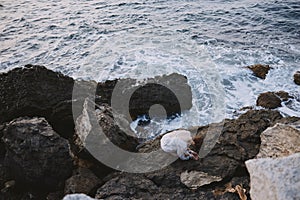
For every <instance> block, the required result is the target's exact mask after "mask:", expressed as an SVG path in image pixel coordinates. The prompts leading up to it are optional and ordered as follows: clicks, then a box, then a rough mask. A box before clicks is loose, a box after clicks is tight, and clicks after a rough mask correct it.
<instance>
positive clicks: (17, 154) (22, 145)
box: [3, 118, 73, 191]
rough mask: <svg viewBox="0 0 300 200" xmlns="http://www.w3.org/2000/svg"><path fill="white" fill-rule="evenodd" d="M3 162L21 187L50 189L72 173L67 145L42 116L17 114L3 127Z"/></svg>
mask: <svg viewBox="0 0 300 200" xmlns="http://www.w3.org/2000/svg"><path fill="white" fill-rule="evenodd" d="M3 141H4V143H5V146H6V149H7V152H6V156H5V160H4V163H5V165H6V166H8V168H9V170H10V174H11V175H12V176H13V178H14V179H15V180H16V181H17V182H18V183H19V184H21V185H23V186H24V187H29V188H35V189H36V190H38V189H41V190H45V191H51V190H53V189H56V188H58V187H61V186H62V182H63V181H64V180H65V179H67V178H68V177H69V176H70V175H71V173H72V167H73V164H72V159H71V156H70V147H69V143H68V141H67V140H66V139H64V138H61V137H60V136H59V135H58V134H57V133H56V132H54V131H53V129H52V128H51V126H50V125H49V124H48V123H47V121H46V120H45V119H44V118H18V119H16V120H13V121H11V122H10V123H9V124H8V125H7V126H6V128H5V130H4V135H3Z"/></svg>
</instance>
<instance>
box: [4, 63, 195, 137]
mask: <svg viewBox="0 0 300 200" xmlns="http://www.w3.org/2000/svg"><path fill="white" fill-rule="evenodd" d="M74 83H75V82H74V80H73V79H72V78H70V77H68V76H64V75H63V74H61V73H58V72H54V71H51V70H48V69H46V68H45V67H43V66H38V65H26V66H25V67H24V68H16V69H13V70H11V71H9V72H8V73H2V74H0V123H2V122H8V121H11V120H13V119H15V118H17V117H24V116H29V117H35V116H40V117H45V118H46V119H47V121H48V122H49V123H50V124H51V126H52V127H53V129H54V130H55V131H56V132H58V133H59V134H60V135H62V136H63V137H65V138H71V137H72V135H73V133H74V126H75V125H74V120H73V114H74V113H73V112H72V108H73V107H72V106H73V104H72V103H73V102H74V101H79V103H78V102H77V105H76V106H78V107H80V106H81V107H82V104H83V101H84V99H85V98H86V97H87V96H90V95H93V96H95V92H96V103H97V104H102V103H108V104H111V99H112V98H111V96H112V94H113V91H114V94H115V95H116V96H115V98H113V99H115V101H116V103H115V105H117V106H113V107H114V109H117V108H120V109H121V111H124V110H123V109H125V111H126V112H127V111H129V113H130V114H129V115H131V116H129V115H127V114H126V117H127V119H133V120H134V119H136V117H137V116H139V115H142V114H149V113H148V112H149V109H150V108H151V106H152V105H155V104H161V105H162V106H164V108H165V109H166V111H167V115H168V116H172V115H174V114H175V113H179V114H180V113H181V111H183V110H186V109H189V108H191V106H192V93H191V88H190V86H189V85H188V83H187V79H186V77H184V76H182V75H179V74H171V75H168V76H159V77H155V78H152V79H148V80H147V84H146V85H140V86H137V85H136V84H137V81H136V80H134V79H119V80H113V81H106V82H104V83H99V84H98V86H97V83H96V82H93V81H90V82H86V81H76V85H77V87H81V89H80V90H78V91H77V93H76V94H75V98H74V96H72V94H73V88H74ZM79 85H80V86H79ZM116 86H117V88H116ZM75 92H76V91H75ZM125 94H126V95H125ZM72 97H73V98H72ZM127 104H128V105H127ZM116 107H117V108H116ZM117 111H118V112H119V111H120V110H118V109H117ZM120 113H121V114H124V113H122V112H120ZM158 114H159V113H158ZM74 118H75V119H76V118H77V116H74Z"/></svg>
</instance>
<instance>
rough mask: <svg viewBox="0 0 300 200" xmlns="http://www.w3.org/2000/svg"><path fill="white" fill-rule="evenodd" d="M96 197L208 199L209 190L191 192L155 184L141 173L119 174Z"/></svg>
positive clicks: (181, 188)
mask: <svg viewBox="0 0 300 200" xmlns="http://www.w3.org/2000/svg"><path fill="white" fill-rule="evenodd" d="M95 198H96V199H105V200H110V199H111V200H112V199H120V200H121V199H125V200H129V199H184V200H188V199H200V200H201V199H203V200H204V199H208V198H213V194H212V192H210V191H198V192H193V191H191V190H189V189H187V188H186V187H184V186H183V187H180V188H172V187H168V186H164V185H157V184H156V183H155V182H154V181H153V180H151V179H149V178H147V177H145V176H144V175H142V174H119V175H118V176H117V177H115V178H113V179H111V180H109V181H108V182H106V183H105V184H104V185H103V186H102V187H100V188H99V189H98V191H97V194H96V196H95Z"/></svg>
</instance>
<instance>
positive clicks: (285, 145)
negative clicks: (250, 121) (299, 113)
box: [256, 119, 300, 158]
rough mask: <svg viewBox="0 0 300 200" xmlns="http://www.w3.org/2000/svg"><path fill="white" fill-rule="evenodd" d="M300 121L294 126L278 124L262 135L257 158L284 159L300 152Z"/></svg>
mask: <svg viewBox="0 0 300 200" xmlns="http://www.w3.org/2000/svg"><path fill="white" fill-rule="evenodd" d="M296 126H300V119H299V121H298V122H294V123H293V124H280V123H277V124H276V125H275V126H273V127H269V128H267V129H266V130H265V131H264V132H263V133H262V134H261V136H260V137H261V145H260V149H259V153H258V154H257V156H256V157H257V158H266V157H271V158H274V157H282V156H287V155H291V154H293V153H298V152H300V130H299V129H297V128H296Z"/></svg>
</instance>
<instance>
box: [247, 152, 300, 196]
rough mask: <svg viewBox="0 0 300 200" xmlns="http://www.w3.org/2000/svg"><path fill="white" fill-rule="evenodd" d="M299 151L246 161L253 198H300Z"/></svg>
mask: <svg viewBox="0 0 300 200" xmlns="http://www.w3.org/2000/svg"><path fill="white" fill-rule="evenodd" d="M299 163H300V153H297V154H293V155H290V156H288V157H282V158H260V159H252V160H248V161H246V166H247V169H248V171H249V173H250V188H251V189H250V195H251V198H252V199H255V200H261V199H262V200H265V199H273V200H282V199H284V200H294V199H300V165H299Z"/></svg>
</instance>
